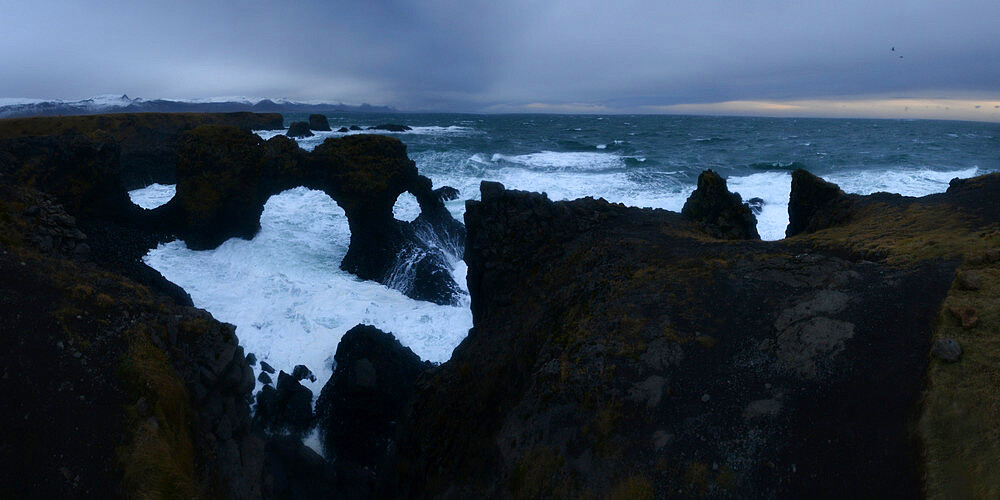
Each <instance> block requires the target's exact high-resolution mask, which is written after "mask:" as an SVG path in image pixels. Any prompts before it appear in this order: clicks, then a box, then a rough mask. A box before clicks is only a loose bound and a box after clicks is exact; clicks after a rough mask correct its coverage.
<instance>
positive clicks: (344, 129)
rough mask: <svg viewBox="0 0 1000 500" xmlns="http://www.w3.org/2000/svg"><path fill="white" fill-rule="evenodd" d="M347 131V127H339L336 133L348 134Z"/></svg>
mask: <svg viewBox="0 0 1000 500" xmlns="http://www.w3.org/2000/svg"><path fill="white" fill-rule="evenodd" d="M348 131H350V129H349V128H347V127H340V128H338V129H337V132H348Z"/></svg>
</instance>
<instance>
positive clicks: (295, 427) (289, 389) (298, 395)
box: [254, 371, 313, 433]
mask: <svg viewBox="0 0 1000 500" xmlns="http://www.w3.org/2000/svg"><path fill="white" fill-rule="evenodd" d="M254 420H255V421H257V422H258V423H260V424H261V425H262V426H264V428H266V429H269V430H271V431H282V430H288V431H291V432H295V433H302V432H305V431H307V430H308V429H309V427H310V426H312V421H313V415H312V391H310V390H309V389H307V388H305V387H303V386H302V384H300V383H299V381H298V380H295V378H294V377H292V376H291V375H289V374H287V373H285V372H283V371H281V372H278V383H277V385H276V387H274V388H272V387H271V386H269V385H265V386H264V388H263V389H262V390H261V391H260V392H258V393H257V413H256V415H254Z"/></svg>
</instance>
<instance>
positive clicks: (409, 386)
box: [316, 325, 430, 470]
mask: <svg viewBox="0 0 1000 500" xmlns="http://www.w3.org/2000/svg"><path fill="white" fill-rule="evenodd" d="M334 360H335V362H336V370H335V371H334V373H333V377H331V378H330V381H329V382H327V383H326V385H325V386H324V387H323V391H322V392H321V393H320V396H319V399H318V400H317V401H316V417H317V420H318V423H319V427H320V432H321V435H322V436H323V445H324V447H325V449H326V454H327V456H329V457H331V458H332V457H336V458H337V460H338V461H339V460H345V461H348V462H350V463H352V464H356V465H357V466H360V467H366V468H369V469H372V470H375V469H376V468H377V467H378V466H381V465H382V464H380V463H379V462H380V460H381V459H384V457H385V456H386V455H387V453H388V450H389V449H390V443H391V442H392V440H391V438H392V437H393V434H394V431H395V424H396V422H397V421H399V418H400V417H401V416H402V414H403V408H404V406H405V405H406V402H407V401H408V400H409V399H410V396H411V395H412V393H413V382H414V381H415V380H416V379H417V376H418V375H420V373H421V372H423V371H424V370H426V369H428V368H430V363H427V362H423V361H421V360H420V357H418V356H417V355H416V354H414V353H413V351H411V350H410V349H409V348H407V347H403V345H402V344H400V343H399V341H398V340H396V338H395V337H393V336H392V334H389V333H385V332H382V331H380V330H379V329H377V328H375V327H373V326H368V325H358V326H356V327H354V328H352V329H350V330H349V331H348V332H347V333H346V334H344V337H343V338H342V339H341V341H340V344H339V345H338V346H337V354H336V356H335V357H334Z"/></svg>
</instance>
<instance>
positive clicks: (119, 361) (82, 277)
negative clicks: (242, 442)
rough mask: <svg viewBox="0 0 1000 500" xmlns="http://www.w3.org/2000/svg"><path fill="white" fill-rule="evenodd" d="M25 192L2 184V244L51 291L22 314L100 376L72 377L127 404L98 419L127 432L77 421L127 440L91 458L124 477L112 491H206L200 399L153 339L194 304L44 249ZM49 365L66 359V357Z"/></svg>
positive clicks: (179, 494) (197, 322) (186, 330)
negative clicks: (196, 434)
mask: <svg viewBox="0 0 1000 500" xmlns="http://www.w3.org/2000/svg"><path fill="white" fill-rule="evenodd" d="M24 192H25V190H24V189H11V188H4V187H2V186H0V235H3V236H2V240H0V242H2V243H3V244H2V245H0V247H2V249H3V251H4V256H5V258H6V259H8V260H10V259H13V260H14V261H15V262H18V261H19V262H20V266H21V267H20V270H19V272H21V273H23V276H21V277H19V278H17V280H18V281H23V282H27V283H36V285H33V286H35V287H42V288H41V289H42V290H45V292H40V293H42V294H43V296H41V297H39V299H38V300H36V301H34V302H33V303H34V304H36V305H37V309H38V310H37V311H33V310H29V311H18V312H19V313H21V314H28V315H31V316H32V317H37V318H38V319H39V320H40V321H43V322H51V325H52V328H51V329H50V330H48V331H37V332H32V335H33V337H32V338H33V339H35V340H40V339H42V338H43V337H44V335H45V334H49V335H52V336H53V339H54V340H53V341H58V342H60V344H61V345H67V346H72V347H73V349H75V350H77V351H78V353H77V354H79V355H80V356H77V358H76V359H73V358H72V357H70V356H68V358H69V359H70V360H71V361H69V363H70V364H71V365H72V364H78V363H79V362H80V361H79V360H86V361H87V363H86V364H85V365H84V366H85V369H86V370H89V371H90V373H92V375H90V377H91V378H92V379H93V380H92V381H88V382H86V383H85V382H78V381H75V380H71V381H68V382H72V383H74V384H77V385H85V384H86V385H89V384H90V383H93V384H97V385H98V386H100V389H99V390H100V391H107V392H109V393H114V394H119V393H120V394H121V397H122V398H123V400H124V404H123V405H122V406H121V407H102V408H101V411H102V412H105V413H108V415H105V416H100V417H96V416H95V417H94V418H101V419H104V418H113V419H117V420H120V421H121V429H120V431H121V435H106V434H102V435H94V436H87V435H86V433H87V432H88V431H87V428H86V425H87V424H86V422H87V419H86V418H83V419H80V420H79V421H78V423H77V425H80V428H79V433H80V439H81V440H83V441H84V442H86V440H87V439H93V440H96V441H99V442H102V443H117V445H116V447H115V449H114V450H113V453H112V454H113V456H108V457H103V456H92V457H90V458H91V459H93V460H103V461H105V462H106V463H109V464H112V465H110V468H111V469H113V470H116V471H117V475H118V480H119V481H120V483H119V484H116V485H113V486H111V488H113V490H108V491H105V493H106V494H108V495H114V491H119V492H120V493H121V494H124V495H125V496H127V497H129V498H133V497H134V498H198V497H204V496H206V495H205V488H204V487H203V486H202V485H201V484H200V482H199V480H198V478H197V477H196V474H195V447H194V440H193V437H192V428H193V420H194V411H193V408H192V404H191V398H190V395H189V394H188V392H187V390H186V388H185V386H184V383H183V381H182V379H181V378H180V377H179V376H178V374H177V372H176V371H175V369H174V367H173V366H172V365H171V362H170V358H169V356H168V353H167V352H165V351H164V350H163V349H161V348H160V347H157V346H156V345H155V343H154V342H153V340H152V336H153V335H156V336H158V337H159V338H166V331H167V326H166V324H165V320H164V318H166V317H168V316H178V315H181V316H182V317H183V314H184V310H183V309H181V308H179V307H178V306H176V305H175V304H173V303H171V302H170V301H169V300H167V299H165V298H162V297H158V296H157V295H155V294H154V293H153V292H151V291H150V290H149V289H148V288H146V287H144V286H142V285H138V284H136V283H134V282H132V281H130V280H128V279H126V278H124V277H122V276H121V275H119V274H116V273H113V272H109V271H107V270H104V269H101V268H99V267H96V266H94V265H93V264H88V263H82V262H75V261H71V260H69V259H65V258H62V257H60V256H59V255H56V254H45V253H41V252H39V251H38V249H37V248H35V246H34V244H32V243H30V242H29V239H28V238H27V237H26V234H28V233H29V232H30V231H31V225H30V224H29V223H27V222H26V220H25V218H24V217H22V216H21V215H20V212H21V210H22V209H23V203H21V202H19V201H16V200H18V199H20V195H21V194H23V193H24ZM7 278H10V277H7ZM7 312H9V313H11V314H13V312H11V311H7ZM205 321H207V320H204V319H200V318H196V319H191V320H189V321H184V320H182V321H181V322H180V326H181V328H180V329H179V330H180V332H179V333H180V334H181V335H184V336H185V337H186V338H191V336H193V335H198V334H199V333H200V332H204V331H205V330H206V329H207V328H206V325H203V324H202V323H203V322H205ZM60 349H62V348H60ZM46 363H47V364H49V365H51V366H59V365H60V363H59V362H58V360H46ZM60 397H69V396H63V395H61V394H48V395H42V396H39V399H40V401H39V404H40V405H42V404H48V403H45V401H44V400H46V399H47V398H60ZM87 399H88V400H89V399H90V397H89V396H88V398H87ZM74 452H80V451H79V450H75V451H74ZM105 487H107V486H105Z"/></svg>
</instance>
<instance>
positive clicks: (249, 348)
mask: <svg viewBox="0 0 1000 500" xmlns="http://www.w3.org/2000/svg"><path fill="white" fill-rule="evenodd" d="M349 244H350V230H349V229H348V225H347V218H346V216H345V215H344V212H343V210H342V209H341V208H340V207H339V206H337V204H336V203H335V202H334V201H333V200H332V199H330V197H328V196H327V195H326V194H324V193H323V192H321V191H312V190H308V189H305V188H296V189H292V190H289V191H285V192H284V193H281V194H279V195H275V196H273V197H271V199H270V200H269V201H268V202H267V204H266V205H265V207H264V213H263V215H262V216H261V230H260V233H258V234H257V236H256V237H254V239H253V240H250V241H247V240H241V239H237V238H234V239H231V240H229V241H227V242H225V243H223V244H222V245H221V246H219V247H218V248H216V249H215V250H207V251H193V250H190V249H188V248H187V246H186V245H185V244H184V243H183V242H181V241H174V242H171V243H166V244H162V245H160V246H158V247H157V248H155V249H153V250H151V251H150V252H149V254H147V255H146V257H145V258H144V259H143V261H144V262H146V263H147V264H148V265H150V266H151V267H153V268H154V269H156V270H158V271H160V272H161V273H162V274H163V275H164V276H165V277H166V278H167V279H169V280H170V281H172V282H174V283H176V284H178V285H180V286H181V287H183V288H184V290H185V291H187V292H188V293H189V294H190V295H191V298H192V300H193V301H194V303H195V305H196V306H198V307H202V308H205V309H206V310H208V311H209V312H211V313H212V314H213V315H214V316H215V317H216V318H218V319H219V320H221V321H226V322H229V323H232V324H234V325H236V334H237V336H238V337H239V339H240V344H241V345H242V346H243V347H244V349H245V350H246V352H248V353H250V352H253V353H255V354H256V355H257V358H258V359H261V360H264V361H267V362H268V363H269V364H271V365H272V366H274V367H275V368H276V369H279V370H285V371H286V372H289V373H290V372H291V369H292V367H294V366H295V365H297V364H305V365H306V366H308V367H309V368H310V369H311V370H312V371H313V372H314V373H315V374H316V376H317V380H316V382H309V381H308V380H306V381H303V383H304V384H305V385H306V386H307V387H309V388H310V389H311V390H312V391H313V394H314V395H318V394H319V391H320V389H322V387H323V385H324V384H325V383H326V381H327V380H329V378H330V376H331V375H332V373H333V371H332V370H333V367H332V363H333V355H334V353H335V352H336V350H337V344H338V343H339V342H340V338H341V337H342V336H343V335H344V333H345V332H346V331H347V330H349V329H350V328H352V327H354V326H355V325H357V324H359V323H366V324H370V325H374V326H376V327H378V328H380V329H382V330H384V331H387V332H392V333H393V334H394V335H395V336H396V338H398V339H399V341H400V342H402V343H403V345H406V346H407V347H409V348H411V349H413V351H414V352H415V353H417V355H419V356H420V357H421V358H423V359H427V360H430V361H433V362H443V361H445V360H447V359H448V358H450V357H451V351H452V350H453V349H454V348H455V346H457V345H458V343H459V342H461V340H462V339H463V338H465V335H466V334H467V333H468V330H469V328H471V327H472V313H471V312H470V310H469V307H468V303H467V302H468V299H467V296H466V298H465V299H463V300H465V303H463V304H462V305H461V306H457V307H456V306H439V305H436V304H432V303H430V302H424V301H418V300H413V299H411V298H409V297H406V296H405V295H403V294H402V293H400V292H398V291H396V290H393V289H390V288H388V287H386V286H384V285H381V284H379V283H376V282H373V281H363V280H360V279H358V278H357V277H355V276H354V275H352V274H349V273H347V272H345V271H342V270H341V269H340V261H341V260H342V259H343V257H344V255H345V254H346V253H347V247H348V245H349ZM457 267H458V268H457V269H456V270H455V278H456V280H457V281H458V282H459V284H460V285H462V286H464V285H465V280H464V273H465V270H464V266H457ZM259 388H260V387H259V384H258V387H257V389H259Z"/></svg>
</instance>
